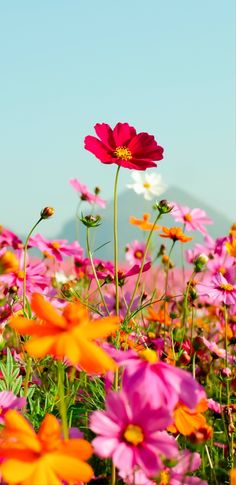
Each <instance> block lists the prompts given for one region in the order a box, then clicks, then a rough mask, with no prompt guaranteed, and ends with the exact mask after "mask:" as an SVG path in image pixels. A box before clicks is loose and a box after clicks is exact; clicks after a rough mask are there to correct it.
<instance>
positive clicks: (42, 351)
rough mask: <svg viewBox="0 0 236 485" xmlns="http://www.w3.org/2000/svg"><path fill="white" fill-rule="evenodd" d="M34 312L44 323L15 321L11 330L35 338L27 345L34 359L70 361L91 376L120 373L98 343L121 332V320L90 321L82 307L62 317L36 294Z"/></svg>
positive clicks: (72, 306)
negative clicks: (108, 372) (119, 324)
mask: <svg viewBox="0 0 236 485" xmlns="http://www.w3.org/2000/svg"><path fill="white" fill-rule="evenodd" d="M31 306H32V309H33V311H34V312H35V313H36V315H37V316H38V317H39V319H40V320H29V319H27V318H22V317H13V318H12V319H11V320H10V326H11V327H12V328H14V329H15V330H16V331H17V332H18V333H19V334H20V335H31V336H32V337H33V338H32V339H31V340H29V341H28V342H27V343H26V344H25V349H26V350H27V352H28V353H29V354H30V355H31V356H32V357H45V356H46V355H48V354H50V355H52V356H53V357H56V358H57V359H64V358H67V359H68V360H69V361H70V362H71V364H73V365H77V364H79V365H80V366H81V368H82V369H84V370H85V371H87V372H95V373H101V372H106V371H107V370H114V369H116V364H115V362H114V361H113V359H111V358H110V357H109V356H108V355H107V354H106V352H104V350H102V349H101V348H100V347H99V346H98V345H97V344H96V343H95V342H94V340H96V339H101V338H105V337H107V336H108V335H111V334H112V333H113V332H115V331H116V330H117V328H118V322H119V319H118V318H117V317H107V318H102V319H99V320H94V321H92V320H90V319H89V314H88V311H87V308H86V307H85V306H83V305H82V304H81V303H79V302H76V303H69V304H68V305H67V306H66V307H65V308H64V310H63V312H62V314H59V313H58V312H57V311H56V310H55V309H54V307H53V306H52V305H51V304H50V303H49V302H47V301H46V300H45V299H44V298H43V296H42V295H40V294H38V293H34V294H33V296H32V300H31Z"/></svg>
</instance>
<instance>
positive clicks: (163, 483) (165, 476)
mask: <svg viewBox="0 0 236 485" xmlns="http://www.w3.org/2000/svg"><path fill="white" fill-rule="evenodd" d="M169 478H170V475H169V472H166V471H163V472H161V473H160V485H168V483H170V481H169Z"/></svg>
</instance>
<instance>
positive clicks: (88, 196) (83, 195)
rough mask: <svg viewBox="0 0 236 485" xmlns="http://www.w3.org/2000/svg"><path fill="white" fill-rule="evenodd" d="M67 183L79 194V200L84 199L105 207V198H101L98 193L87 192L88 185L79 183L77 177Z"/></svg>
mask: <svg viewBox="0 0 236 485" xmlns="http://www.w3.org/2000/svg"><path fill="white" fill-rule="evenodd" d="M69 183H70V185H71V186H72V187H73V188H74V189H75V191H76V192H77V193H78V194H80V199H81V200H84V201H86V202H88V203H89V204H96V205H99V206H100V207H102V208H104V207H106V202H105V200H103V199H101V197H99V196H98V195H96V194H92V192H89V190H88V187H87V186H86V185H84V184H81V182H80V181H79V180H78V179H70V180H69Z"/></svg>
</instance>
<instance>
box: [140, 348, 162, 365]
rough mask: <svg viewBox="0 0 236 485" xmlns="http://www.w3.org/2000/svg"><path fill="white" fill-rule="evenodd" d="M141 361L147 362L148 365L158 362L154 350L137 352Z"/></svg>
mask: <svg viewBox="0 0 236 485" xmlns="http://www.w3.org/2000/svg"><path fill="white" fill-rule="evenodd" d="M139 355H140V357H141V359H144V360H147V361H148V362H150V364H155V363H156V362H157V361H158V356H157V353H156V352H155V350H152V349H145V350H142V352H139Z"/></svg>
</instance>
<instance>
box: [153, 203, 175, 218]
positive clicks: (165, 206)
mask: <svg viewBox="0 0 236 485" xmlns="http://www.w3.org/2000/svg"><path fill="white" fill-rule="evenodd" d="M173 207H174V206H173V205H172V204H171V203H170V202H169V201H168V200H166V199H163V200H160V202H156V204H154V206H153V209H154V210H158V211H159V212H160V214H168V212H171V211H172V209H173Z"/></svg>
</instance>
